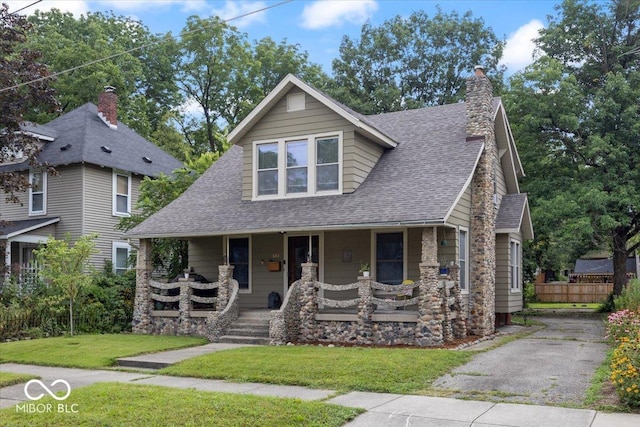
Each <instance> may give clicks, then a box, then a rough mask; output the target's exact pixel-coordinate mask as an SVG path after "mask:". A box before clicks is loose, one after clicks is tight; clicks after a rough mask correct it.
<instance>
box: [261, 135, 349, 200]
mask: <svg viewBox="0 0 640 427" xmlns="http://www.w3.org/2000/svg"><path fill="white" fill-rule="evenodd" d="M253 164H254V165H255V166H254V180H253V182H254V185H253V187H254V189H253V194H254V197H253V198H254V199H263V198H286V197H301V196H321V195H328V194H340V193H341V192H342V132H336V133H332V134H319V135H306V136H301V137H293V138H281V139H278V140H274V141H257V142H254V162H253Z"/></svg>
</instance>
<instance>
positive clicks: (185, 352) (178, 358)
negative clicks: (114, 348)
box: [116, 343, 251, 369]
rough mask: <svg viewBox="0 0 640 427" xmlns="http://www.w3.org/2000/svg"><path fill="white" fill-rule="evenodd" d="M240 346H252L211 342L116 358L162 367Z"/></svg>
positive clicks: (145, 366) (120, 363)
mask: <svg viewBox="0 0 640 427" xmlns="http://www.w3.org/2000/svg"><path fill="white" fill-rule="evenodd" d="M240 347H251V346H250V345H247V344H223V343H210V344H205V345H199V346H196V347H187V348H181V349H179V350H171V351H163V352H160V353H150V354H143V355H140V356H132V357H121V358H119V359H117V360H116V363H117V364H118V366H124V367H130V368H143V369H162V368H166V367H167V366H170V365H173V364H175V363H178V362H182V361H183V360H187V359H192V358H194V357H196V356H202V355H203V354H209V353H215V352H216V351H222V350H231V349H234V348H240Z"/></svg>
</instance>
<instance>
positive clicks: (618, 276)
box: [613, 228, 629, 295]
mask: <svg viewBox="0 0 640 427" xmlns="http://www.w3.org/2000/svg"><path fill="white" fill-rule="evenodd" d="M628 256H629V252H628V251H627V232H626V230H623V229H619V228H618V229H616V230H614V232H613V294H614V295H620V294H621V293H622V289H623V288H624V287H625V285H626V284H627V257H628Z"/></svg>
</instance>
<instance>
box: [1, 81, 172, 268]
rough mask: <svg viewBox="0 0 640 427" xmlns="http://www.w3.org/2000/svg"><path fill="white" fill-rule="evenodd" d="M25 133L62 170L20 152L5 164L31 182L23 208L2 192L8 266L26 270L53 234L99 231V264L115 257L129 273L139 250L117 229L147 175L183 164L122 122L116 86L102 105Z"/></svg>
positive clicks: (26, 129) (5, 168) (31, 127)
mask: <svg viewBox="0 0 640 427" xmlns="http://www.w3.org/2000/svg"><path fill="white" fill-rule="evenodd" d="M23 131H24V132H28V133H30V134H32V135H34V136H36V137H37V144H38V145H39V146H40V148H41V151H40V153H39V154H38V161H39V162H40V163H43V164H48V165H50V166H53V167H54V168H55V170H56V172H57V173H56V174H55V175H52V174H49V173H47V172H46V171H45V170H43V169H37V168H36V169H34V168H31V167H30V165H29V162H28V161H26V160H25V159H22V158H20V156H19V153H18V157H17V158H16V160H15V161H13V162H12V163H10V164H3V165H0V170H2V171H13V172H16V171H17V172H21V173H24V174H28V175H29V182H30V183H31V188H30V189H29V190H28V192H25V193H22V194H18V197H19V198H20V203H5V202H4V199H5V197H4V195H2V194H0V197H1V198H2V200H3V202H2V203H0V220H3V221H4V222H5V223H4V224H3V225H2V226H0V245H3V246H4V248H5V257H4V258H3V259H1V260H0V262H4V263H5V264H6V265H10V266H11V267H12V269H14V270H15V272H19V269H20V268H22V267H23V266H26V265H29V264H30V262H31V261H32V260H33V250H34V249H35V248H37V246H38V245H39V244H41V243H44V242H46V241H47V238H48V236H53V237H55V238H57V239H62V238H64V236H65V235H66V234H67V233H68V234H69V235H70V237H71V239H72V240H75V239H77V238H79V237H80V236H83V235H86V234H90V233H97V234H98V236H99V237H98V238H97V240H96V249H97V250H98V253H96V254H95V255H94V256H93V257H92V259H91V262H92V264H93V265H94V266H95V267H96V268H102V266H103V265H104V262H105V260H110V261H112V262H113V265H114V268H115V269H116V271H122V270H124V269H127V268H128V265H127V261H128V257H129V251H130V250H131V246H130V244H129V241H128V240H127V238H126V237H124V234H123V233H122V232H120V231H116V230H115V226H116V224H117V223H118V221H119V220H120V218H121V217H123V216H129V215H131V212H132V209H133V207H134V206H135V203H136V201H137V199H138V186H139V184H140V181H141V180H142V178H143V177H145V176H151V177H154V176H157V175H159V174H160V173H164V174H170V173H171V172H172V171H173V170H175V169H177V168H179V167H181V166H182V163H181V162H180V161H178V160H177V159H175V158H174V157H172V156H170V155H169V154H167V153H165V152H164V151H162V150H161V149H160V148H158V147H157V146H156V145H154V144H153V143H151V142H150V141H147V140H146V139H144V138H143V137H141V136H140V135H138V134H137V133H136V132H134V131H133V130H131V129H130V128H129V127H127V126H126V125H125V124H123V123H122V122H119V121H118V120H117V95H116V93H115V91H114V88H112V87H107V88H106V90H105V92H103V93H101V94H100V95H99V97H98V105H97V106H96V105H94V104H92V103H87V104H84V105H83V106H81V107H78V108H76V109H74V110H72V111H70V112H68V113H66V114H64V115H61V116H60V117H58V118H56V119H54V120H52V121H51V122H49V123H47V124H45V125H37V124H32V123H27V124H25V125H24V126H23Z"/></svg>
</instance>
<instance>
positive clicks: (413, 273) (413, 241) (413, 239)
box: [407, 228, 422, 282]
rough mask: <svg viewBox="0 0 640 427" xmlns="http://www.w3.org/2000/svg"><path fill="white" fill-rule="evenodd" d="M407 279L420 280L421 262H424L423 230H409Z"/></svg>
mask: <svg viewBox="0 0 640 427" xmlns="http://www.w3.org/2000/svg"><path fill="white" fill-rule="evenodd" d="M407 246H408V247H407V251H408V252H407V279H410V280H413V281H414V282H417V281H418V280H420V266H419V264H420V262H421V260H422V228H410V229H408V230H407Z"/></svg>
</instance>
